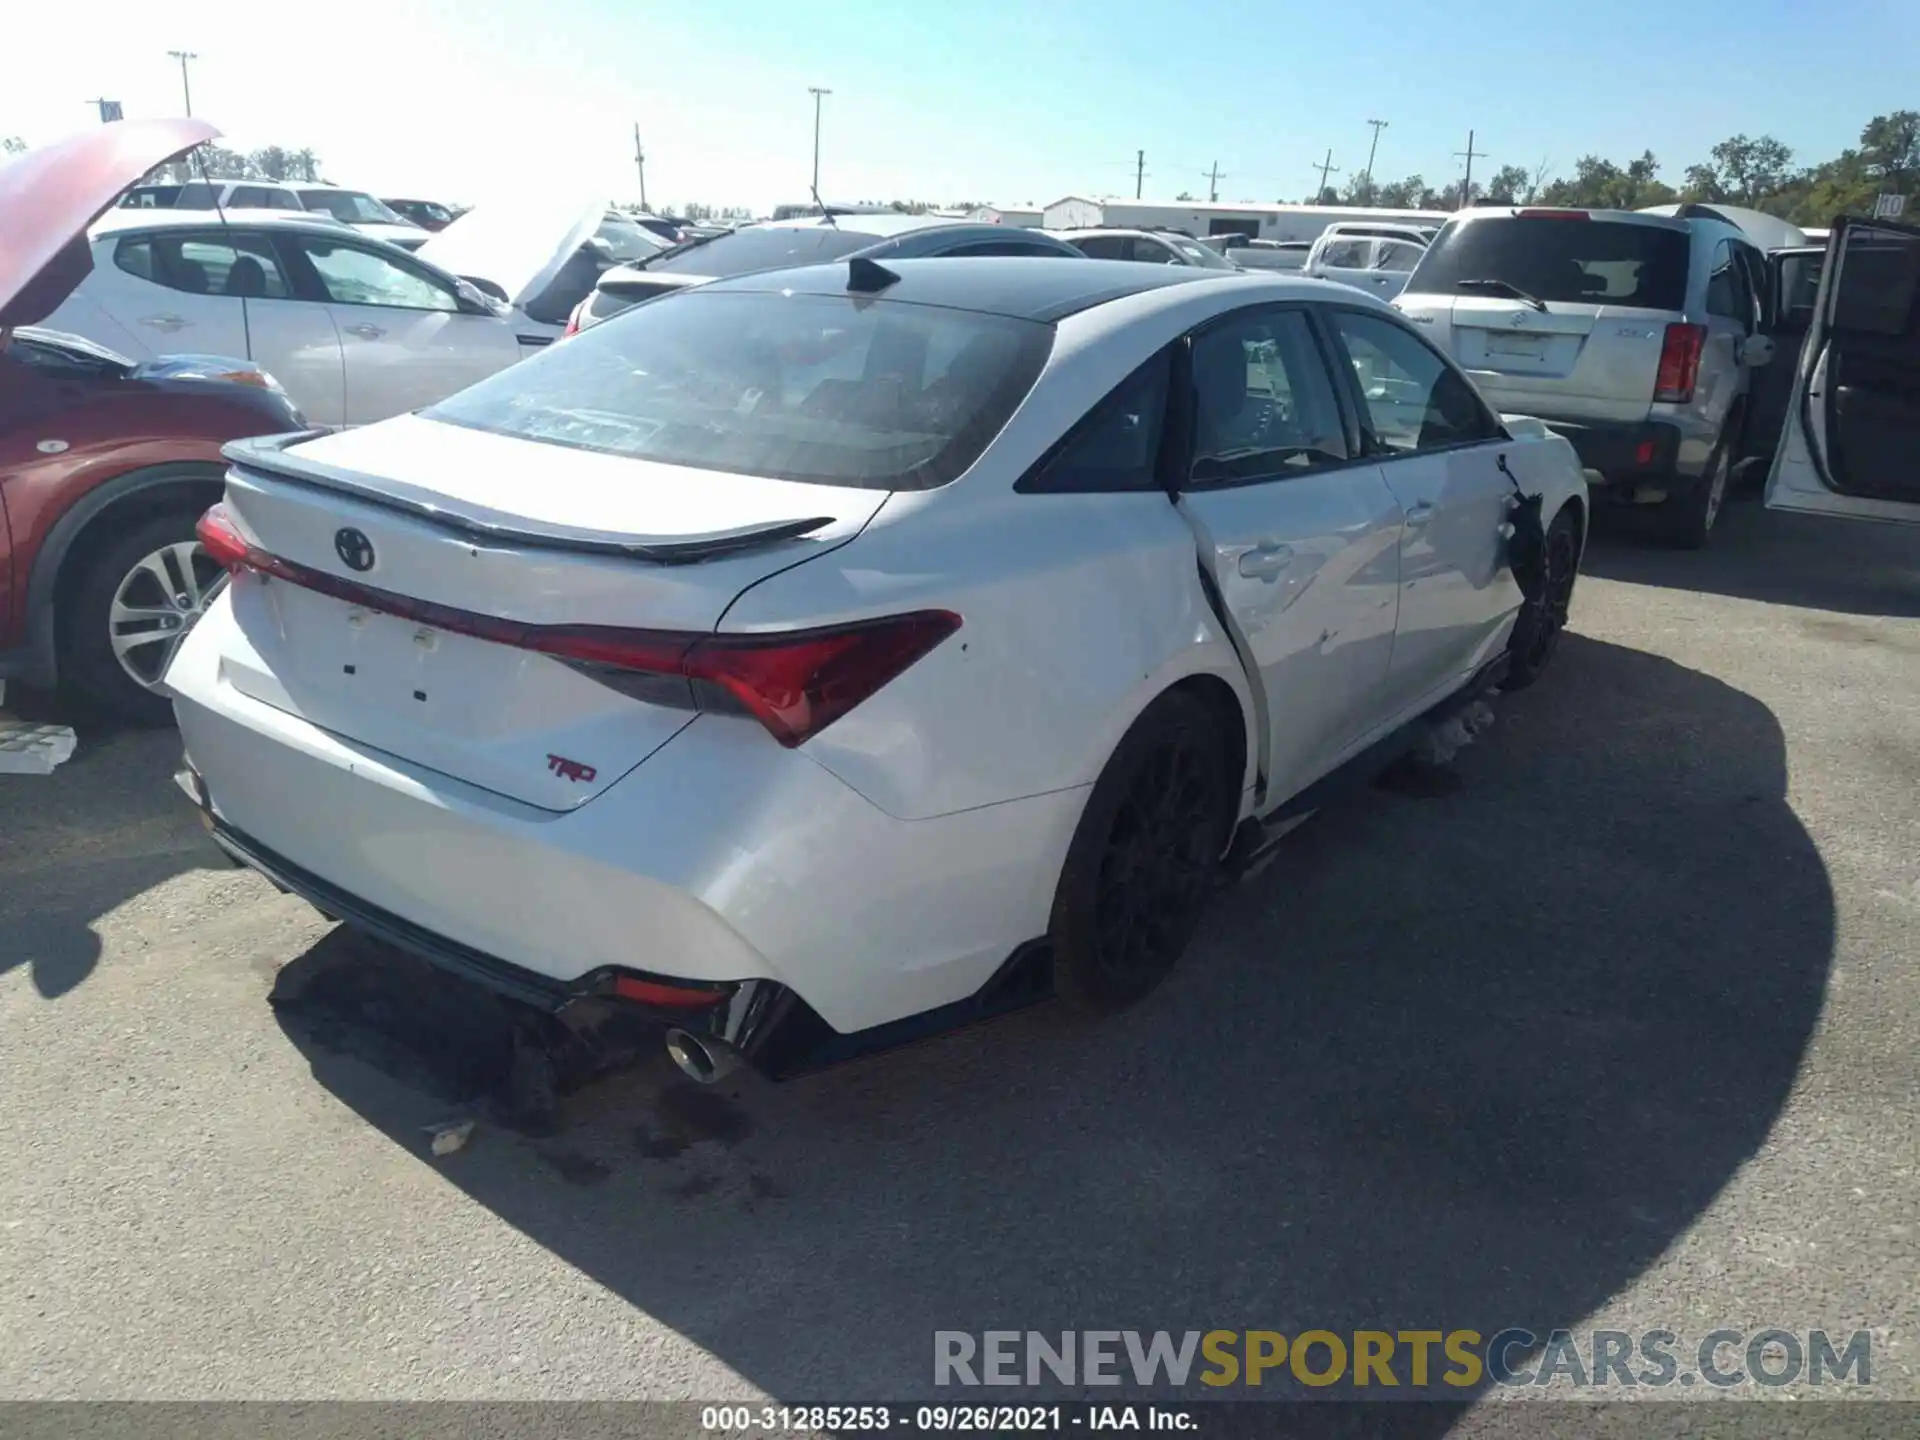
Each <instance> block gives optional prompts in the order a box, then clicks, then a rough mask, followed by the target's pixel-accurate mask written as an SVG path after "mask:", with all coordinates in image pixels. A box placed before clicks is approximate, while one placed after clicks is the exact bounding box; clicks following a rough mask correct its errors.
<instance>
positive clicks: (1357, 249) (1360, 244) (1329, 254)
mask: <svg viewBox="0 0 1920 1440" xmlns="http://www.w3.org/2000/svg"><path fill="white" fill-rule="evenodd" d="M1372 249H1373V242H1372V241H1371V240H1330V241H1328V242H1327V246H1326V248H1325V249H1324V250H1322V251H1321V252H1320V263H1321V264H1322V265H1330V266H1332V267H1333V268H1334V269H1336V270H1365V269H1366V268H1367V260H1368V253H1369V252H1370V251H1371V250H1372Z"/></svg>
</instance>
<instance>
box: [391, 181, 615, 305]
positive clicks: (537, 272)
mask: <svg viewBox="0 0 1920 1440" xmlns="http://www.w3.org/2000/svg"><path fill="white" fill-rule="evenodd" d="M606 213H607V198H606V197H605V196H604V195H599V196H594V197H592V198H587V197H585V196H582V195H580V194H579V193H577V192H573V193H563V194H558V195H553V194H549V195H546V196H538V195H530V196H525V197H516V198H514V199H512V200H506V199H499V200H495V201H493V202H491V203H487V204H480V205H476V206H474V207H473V209H471V210H469V211H467V213H466V214H464V215H462V216H461V217H460V218H459V219H458V220H455V221H454V222H453V223H452V224H451V225H449V226H447V228H446V229H444V230H441V231H438V232H437V233H435V234H432V235H430V236H428V237H427V242H426V243H425V244H424V245H421V246H420V247H419V248H418V249H416V250H415V251H414V252H413V253H414V254H416V255H418V256H419V257H420V258H421V259H422V260H424V261H426V262H427V263H428V264H429V265H437V266H438V267H439V268H440V269H442V270H445V271H446V272H447V273H448V274H450V275H458V276H460V277H461V278H463V279H466V280H483V281H486V282H488V283H489V284H491V285H495V286H497V287H499V289H500V292H501V293H502V294H503V295H505V296H506V297H507V300H508V301H509V302H510V303H511V304H514V305H524V304H526V303H527V302H528V301H530V300H533V299H535V298H537V297H538V296H539V294H540V292H541V291H542V290H544V289H546V287H547V286H548V284H550V283H551V282H552V280H553V277H554V276H555V275H557V274H559V273H560V267H561V266H562V265H564V264H566V263H567V261H568V260H570V259H571V258H572V257H573V253H574V252H575V251H576V250H578V249H579V248H580V247H581V246H582V245H583V244H585V243H586V241H587V238H588V237H589V236H591V235H592V234H593V232H594V231H595V230H597V229H598V228H599V227H600V221H601V218H602V217H603V216H604V215H605V214H606Z"/></svg>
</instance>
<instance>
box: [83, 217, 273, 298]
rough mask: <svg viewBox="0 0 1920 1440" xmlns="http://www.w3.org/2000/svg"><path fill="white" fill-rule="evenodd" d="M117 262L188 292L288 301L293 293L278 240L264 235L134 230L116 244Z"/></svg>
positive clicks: (144, 276)
mask: <svg viewBox="0 0 1920 1440" xmlns="http://www.w3.org/2000/svg"><path fill="white" fill-rule="evenodd" d="M113 263H114V264H115V265H117V266H119V268H120V269H122V270H124V271H126V272H127V273H128V274H129V275H134V276H138V277H139V278H140V279H142V280H150V281H152V282H153V283H154V284H156V285H164V286H166V287H167V288H168V289H169V290H179V291H182V292H184V293H186V294H188V295H217V296H224V297H226V298H228V299H233V300H285V299H288V298H290V297H291V295H292V287H291V286H289V285H288V283H287V277H286V272H285V271H284V270H283V269H282V268H281V265H280V257H279V255H278V254H276V253H275V251H274V248H273V246H272V244H271V243H270V242H269V241H268V240H267V239H266V238H265V237H264V236H260V235H247V234H244V233H242V232H239V231H235V230H223V231H220V232H218V233H216V234H209V235H192V234H188V235H181V234H177V233H167V234H161V235H138V236H131V235H130V236H128V237H127V238H126V239H124V240H122V241H121V242H120V243H119V244H118V245H116V246H115V247H114V251H113Z"/></svg>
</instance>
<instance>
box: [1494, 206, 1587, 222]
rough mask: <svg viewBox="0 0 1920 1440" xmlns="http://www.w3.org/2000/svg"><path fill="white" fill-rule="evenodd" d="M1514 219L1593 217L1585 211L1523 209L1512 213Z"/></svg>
mask: <svg viewBox="0 0 1920 1440" xmlns="http://www.w3.org/2000/svg"><path fill="white" fill-rule="evenodd" d="M1513 213H1514V215H1515V217H1516V218H1519V219H1526V220H1591V219H1592V218H1593V216H1591V215H1589V214H1588V213H1587V212H1586V211H1585V210H1539V209H1531V208H1529V209H1525V210H1516V211H1514V212H1513Z"/></svg>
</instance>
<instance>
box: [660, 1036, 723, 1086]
mask: <svg viewBox="0 0 1920 1440" xmlns="http://www.w3.org/2000/svg"><path fill="white" fill-rule="evenodd" d="M667 1054H668V1055H670V1056H671V1057H673V1063H674V1064H675V1065H678V1066H679V1067H680V1073H681V1074H683V1075H685V1076H686V1077H687V1078H688V1079H690V1080H693V1081H695V1082H697V1083H699V1084H701V1085H711V1084H713V1083H714V1082H716V1081H718V1080H722V1079H724V1078H725V1077H726V1076H728V1075H730V1074H732V1073H733V1072H734V1071H735V1070H737V1069H739V1068H740V1052H739V1051H738V1050H735V1049H734V1048H733V1047H732V1046H731V1045H729V1044H727V1042H726V1041H724V1040H714V1039H711V1038H708V1037H706V1036H701V1035H695V1034H692V1033H691V1032H689V1031H686V1030H679V1029H674V1030H669V1031H667Z"/></svg>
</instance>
